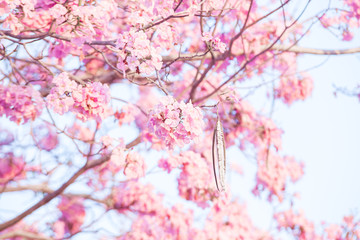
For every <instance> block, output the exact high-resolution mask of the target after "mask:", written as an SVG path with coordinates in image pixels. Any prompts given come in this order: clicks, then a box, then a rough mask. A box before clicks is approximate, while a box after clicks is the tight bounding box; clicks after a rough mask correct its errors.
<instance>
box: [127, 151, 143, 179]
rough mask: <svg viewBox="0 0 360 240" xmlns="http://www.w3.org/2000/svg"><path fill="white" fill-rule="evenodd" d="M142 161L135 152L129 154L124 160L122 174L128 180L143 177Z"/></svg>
mask: <svg viewBox="0 0 360 240" xmlns="http://www.w3.org/2000/svg"><path fill="white" fill-rule="evenodd" d="M145 169H146V166H145V163H144V159H143V158H142V156H141V155H140V154H138V153H137V152H129V153H128V155H127V156H126V159H125V168H124V174H125V176H127V177H128V178H130V179H131V178H139V177H143V176H145Z"/></svg>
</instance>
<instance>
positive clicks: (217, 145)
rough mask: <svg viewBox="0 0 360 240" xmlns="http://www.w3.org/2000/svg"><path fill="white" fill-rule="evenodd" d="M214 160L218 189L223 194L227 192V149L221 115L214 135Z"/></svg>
mask: <svg viewBox="0 0 360 240" xmlns="http://www.w3.org/2000/svg"><path fill="white" fill-rule="evenodd" d="M212 158H213V167H214V176H215V183H216V187H217V189H218V190H219V191H220V192H222V191H224V190H225V175H226V148H225V140H224V130H223V126H222V124H221V122H220V118H219V115H218V117H217V121H216V126H215V129H214V135H213V142H212Z"/></svg>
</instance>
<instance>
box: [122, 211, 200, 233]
mask: <svg viewBox="0 0 360 240" xmlns="http://www.w3.org/2000/svg"><path fill="white" fill-rule="evenodd" d="M192 226H193V214H192V212H191V211H189V210H187V209H184V208H183V207H182V206H181V205H175V206H173V207H172V208H171V209H164V212H163V213H162V214H158V215H145V216H139V217H138V218H137V219H136V220H135V221H134V222H133V224H132V226H131V230H130V231H129V232H128V233H126V234H125V236H123V238H122V239H123V240H132V239H173V238H174V236H176V239H178V240H187V239H199V238H195V237H194V230H195V229H194V228H193V227H192Z"/></svg>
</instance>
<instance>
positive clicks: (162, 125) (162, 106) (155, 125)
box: [148, 96, 204, 149]
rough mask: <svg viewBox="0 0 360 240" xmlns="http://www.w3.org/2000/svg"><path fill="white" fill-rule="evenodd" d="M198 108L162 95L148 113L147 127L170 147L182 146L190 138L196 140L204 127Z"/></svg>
mask: <svg viewBox="0 0 360 240" xmlns="http://www.w3.org/2000/svg"><path fill="white" fill-rule="evenodd" d="M202 118H203V116H202V113H201V111H200V109H199V108H197V107H193V105H192V104H191V103H186V104H185V103H184V102H180V103H179V102H177V101H176V100H175V99H174V98H173V97H170V96H168V97H164V98H162V100H161V101H160V103H159V104H158V105H156V106H155V107H154V108H153V109H152V111H151V112H150V114H149V121H148V128H149V131H150V132H151V133H155V135H156V136H157V137H158V138H160V139H161V140H163V141H164V142H165V144H166V146H167V147H168V148H170V149H172V148H173V147H174V146H175V145H178V146H180V147H183V146H184V145H185V144H188V143H190V141H191V140H195V141H198V140H199V137H200V135H201V134H202V131H203V128H204V122H203V120H202Z"/></svg>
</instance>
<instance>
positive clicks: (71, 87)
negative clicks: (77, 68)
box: [47, 72, 110, 121]
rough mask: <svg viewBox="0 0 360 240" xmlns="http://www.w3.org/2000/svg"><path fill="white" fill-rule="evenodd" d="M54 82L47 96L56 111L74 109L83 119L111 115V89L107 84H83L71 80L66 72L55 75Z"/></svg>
mask: <svg viewBox="0 0 360 240" xmlns="http://www.w3.org/2000/svg"><path fill="white" fill-rule="evenodd" d="M53 82H54V83H55V87H54V88H52V89H51V92H50V94H49V95H48V96H47V100H48V101H47V103H48V106H49V107H51V108H53V109H54V111H55V112H57V113H59V114H64V113H66V112H67V111H72V112H74V113H76V115H77V117H78V118H80V119H81V120H83V121H85V120H87V119H89V118H90V119H92V118H94V119H96V120H97V121H101V120H102V119H104V118H106V117H107V116H108V115H109V107H108V103H109V102H110V90H109V87H108V86H107V85H103V84H101V83H99V82H93V83H89V84H86V86H81V85H79V84H77V83H76V82H75V81H72V80H70V79H69V76H68V74H67V73H65V72H63V73H61V74H60V75H58V76H57V77H55V78H54V80H53Z"/></svg>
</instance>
